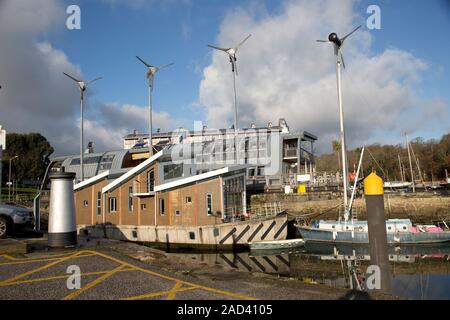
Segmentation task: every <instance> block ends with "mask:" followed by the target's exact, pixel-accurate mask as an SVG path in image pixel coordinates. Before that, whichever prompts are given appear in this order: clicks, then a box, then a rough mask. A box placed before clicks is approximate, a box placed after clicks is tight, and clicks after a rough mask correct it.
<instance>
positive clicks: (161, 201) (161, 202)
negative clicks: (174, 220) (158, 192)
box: [159, 199, 165, 216]
mask: <svg viewBox="0 0 450 320" xmlns="http://www.w3.org/2000/svg"><path fill="white" fill-rule="evenodd" d="M164 213H165V211H164V199H159V214H160V215H162V216H163V215H164Z"/></svg>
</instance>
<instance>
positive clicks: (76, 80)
mask: <svg viewBox="0 0 450 320" xmlns="http://www.w3.org/2000/svg"><path fill="white" fill-rule="evenodd" d="M63 74H64V75H65V76H66V77H69V78H70V79H72V80H73V81H75V82H81V80H78V79H77V78H74V77H72V76H71V75H69V74H67V73H65V72H63Z"/></svg>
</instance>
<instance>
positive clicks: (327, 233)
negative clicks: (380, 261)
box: [297, 226, 450, 245]
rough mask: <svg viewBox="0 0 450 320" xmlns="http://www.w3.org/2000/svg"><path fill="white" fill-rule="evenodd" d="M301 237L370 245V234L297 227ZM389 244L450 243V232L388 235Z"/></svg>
mask: <svg viewBox="0 0 450 320" xmlns="http://www.w3.org/2000/svg"><path fill="white" fill-rule="evenodd" d="M297 231H298V232H299V235H300V236H301V237H302V238H303V239H304V240H305V241H310V242H328V243H352V244H369V233H368V232H358V231H331V230H322V229H318V228H311V227H301V226H297ZM387 240H388V243H389V244H392V245H395V244H431V243H445V242H450V232H448V231H445V232H436V233H431V232H419V233H412V232H398V233H387Z"/></svg>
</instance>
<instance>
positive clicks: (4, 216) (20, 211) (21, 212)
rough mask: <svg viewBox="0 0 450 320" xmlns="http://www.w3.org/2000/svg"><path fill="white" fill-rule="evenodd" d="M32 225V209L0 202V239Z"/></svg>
mask: <svg viewBox="0 0 450 320" xmlns="http://www.w3.org/2000/svg"><path fill="white" fill-rule="evenodd" d="M33 226H34V215H33V211H32V210H30V209H27V208H23V207H18V206H14V205H9V204H0V239H4V238H6V236H7V235H10V234H13V233H14V232H17V231H20V230H25V229H28V228H30V229H31V228H32V227H33Z"/></svg>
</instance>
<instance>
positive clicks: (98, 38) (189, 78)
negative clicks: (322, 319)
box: [46, 0, 450, 137]
mask: <svg viewBox="0 0 450 320" xmlns="http://www.w3.org/2000/svg"><path fill="white" fill-rule="evenodd" d="M120 2H122V4H120ZM125 2H127V1H126V0H125V1H118V3H116V4H113V5H111V4H110V3H108V2H107V1H92V0H91V1H86V0H85V1H66V3H67V5H69V4H78V5H79V6H80V8H81V10H82V29H81V30H67V29H63V32H54V33H52V34H50V35H49V36H46V39H47V40H50V42H52V43H53V45H54V46H55V47H57V48H60V49H62V50H63V51H64V52H65V53H66V54H67V55H68V57H69V58H70V61H72V62H73V63H75V64H77V65H78V66H80V67H81V69H82V72H83V75H85V77H87V78H93V77H95V76H97V75H102V76H103V77H104V80H103V81H101V82H98V83H96V85H95V89H94V90H95V97H94V100H96V101H104V102H119V103H130V104H136V105H145V104H146V101H147V91H146V83H145V78H144V73H145V69H144V68H143V66H142V65H141V64H140V63H139V62H138V61H137V60H136V59H135V55H140V56H141V57H142V58H143V59H146V60H148V61H149V62H150V63H154V64H164V63H169V62H175V66H173V67H172V68H171V69H167V70H166V71H164V72H162V73H160V74H158V78H157V80H156V81H157V82H156V84H155V95H154V104H155V111H160V110H165V111H168V112H170V113H173V114H177V113H179V112H186V117H187V118H188V119H190V120H197V119H201V120H205V119H204V115H203V114H202V113H201V112H199V111H198V110H197V112H195V111H196V110H195V108H192V107H191V106H192V104H193V103H195V102H196V101H197V99H198V91H199V83H200V81H201V79H202V74H201V73H200V72H201V70H202V69H203V68H204V67H206V66H207V64H209V63H210V61H211V54H210V53H211V50H210V49H209V48H208V47H207V46H206V45H207V44H210V43H211V44H214V43H216V40H217V35H218V31H219V27H220V24H221V22H222V20H223V19H224V17H225V15H226V14H227V12H228V11H229V10H230V9H231V8H233V7H236V6H240V7H249V6H253V5H255V1H242V0H239V1H231V0H226V1H219V0H192V1H189V2H184V1H180V2H177V1H173V2H170V1H169V2H170V3H167V4H161V3H155V4H154V5H152V4H143V5H142V6H141V5H139V4H138V5H136V6H137V7H136V6H133V5H127V4H125ZM150 2H151V1H150ZM161 2H164V1H161ZM261 2H262V3H264V6H265V7H266V8H267V11H268V13H269V14H271V13H274V14H276V13H277V12H278V11H279V10H280V6H281V4H282V2H281V1H273V0H272V1H261ZM371 4H377V5H379V6H380V8H381V10H382V29H381V30H374V31H372V34H373V36H374V43H373V44H374V46H373V49H374V51H375V52H382V51H383V50H385V49H386V48H388V47H396V48H400V49H403V50H406V51H408V52H412V53H414V55H415V56H417V57H419V58H421V59H423V60H425V61H426V62H427V63H428V64H430V65H431V66H432V67H433V69H434V70H432V72H431V74H427V75H426V76H425V79H424V82H423V88H422V90H423V92H424V96H425V97H426V96H433V95H441V96H443V97H445V98H446V99H447V100H448V101H450V90H448V88H449V84H450V73H449V71H450V59H449V57H450V42H448V41H445V39H446V38H448V33H447V32H448V30H450V9H449V7H448V6H447V5H446V4H445V3H444V1H439V0H438V1H436V0H434V1H423V0H388V1H372V0H371V1H360V2H359V3H358V4H357V5H356V10H357V11H360V12H361V14H364V13H365V10H366V8H367V7H368V6H369V5H371ZM446 10H447V11H446ZM193 111H194V112H193ZM421 134H423V135H424V136H426V137H433V136H435V134H436V132H433V131H432V130H431V131H430V133H428V132H427V131H426V130H424V131H422V133H421Z"/></svg>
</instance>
